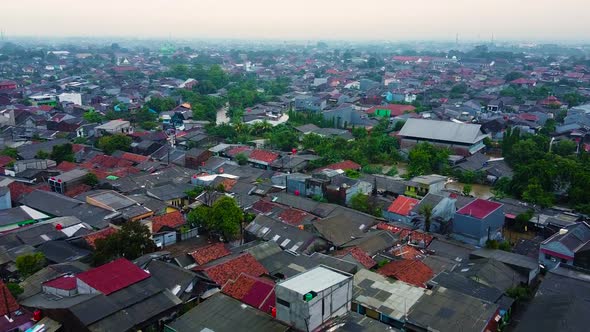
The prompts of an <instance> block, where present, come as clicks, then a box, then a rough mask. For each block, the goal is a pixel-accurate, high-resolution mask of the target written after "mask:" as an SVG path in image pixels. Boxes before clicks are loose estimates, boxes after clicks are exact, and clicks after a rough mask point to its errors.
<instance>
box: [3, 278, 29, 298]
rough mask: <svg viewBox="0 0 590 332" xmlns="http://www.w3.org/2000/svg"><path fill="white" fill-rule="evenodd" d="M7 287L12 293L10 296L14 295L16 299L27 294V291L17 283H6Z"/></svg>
mask: <svg viewBox="0 0 590 332" xmlns="http://www.w3.org/2000/svg"><path fill="white" fill-rule="evenodd" d="M6 287H7V288H8V290H9V291H10V294H12V296H14V297H15V298H17V297H18V296H19V295H21V294H22V293H24V292H25V290H24V289H23V288H22V287H21V286H20V285H19V284H17V283H15V282H9V283H6Z"/></svg>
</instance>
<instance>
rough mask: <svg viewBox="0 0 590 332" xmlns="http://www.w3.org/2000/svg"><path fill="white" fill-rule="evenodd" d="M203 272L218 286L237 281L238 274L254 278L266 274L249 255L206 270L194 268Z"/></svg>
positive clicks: (260, 265)
mask: <svg viewBox="0 0 590 332" xmlns="http://www.w3.org/2000/svg"><path fill="white" fill-rule="evenodd" d="M194 270H197V271H203V272H205V273H206V274H207V276H208V277H209V279H211V280H213V281H214V282H215V283H216V284H218V285H225V283H226V282H228V281H229V280H235V279H237V278H238V277H239V276H240V274H242V273H245V274H248V275H251V276H254V277H259V276H261V275H263V274H268V271H267V270H266V269H265V268H264V266H262V264H260V263H259V262H258V261H257V260H256V259H255V258H254V256H252V255H251V254H249V253H245V254H242V255H240V256H237V257H235V258H232V259H230V260H228V261H225V262H222V263H219V264H216V265H212V266H209V267H207V268H204V269H203V268H199V267H197V268H195V269H194Z"/></svg>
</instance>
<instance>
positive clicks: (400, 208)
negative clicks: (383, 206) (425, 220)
mask: <svg viewBox="0 0 590 332" xmlns="http://www.w3.org/2000/svg"><path fill="white" fill-rule="evenodd" d="M419 202H420V201H418V200H417V199H414V198H410V197H406V196H402V195H400V196H398V197H397V198H396V199H395V201H393V202H392V203H391V205H390V206H389V207H388V208H387V211H389V212H391V213H395V214H399V215H400V216H407V215H409V214H410V211H412V209H413V208H414V206H415V205H416V204H418V203H419Z"/></svg>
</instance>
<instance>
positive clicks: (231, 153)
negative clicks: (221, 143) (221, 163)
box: [226, 146, 251, 157]
mask: <svg viewBox="0 0 590 332" xmlns="http://www.w3.org/2000/svg"><path fill="white" fill-rule="evenodd" d="M250 151H251V149H250V147H249V146H236V147H234V148H231V149H229V150H227V152H226V154H227V155H228V156H230V157H235V156H236V155H237V154H238V153H244V154H246V155H248V153H249V152H250Z"/></svg>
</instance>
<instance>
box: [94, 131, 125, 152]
mask: <svg viewBox="0 0 590 332" xmlns="http://www.w3.org/2000/svg"><path fill="white" fill-rule="evenodd" d="M131 142H132V140H131V137H128V136H125V135H123V134H117V135H107V136H103V137H101V138H100V139H99V140H98V148H99V149H101V150H103V151H104V153H106V154H112V153H113V152H115V151H117V150H121V151H129V150H130V149H131Z"/></svg>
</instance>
